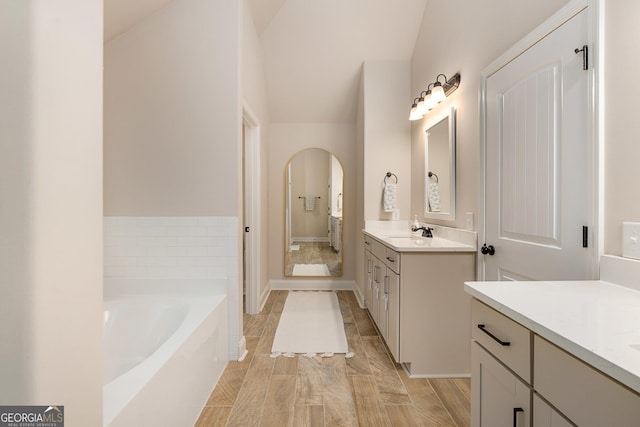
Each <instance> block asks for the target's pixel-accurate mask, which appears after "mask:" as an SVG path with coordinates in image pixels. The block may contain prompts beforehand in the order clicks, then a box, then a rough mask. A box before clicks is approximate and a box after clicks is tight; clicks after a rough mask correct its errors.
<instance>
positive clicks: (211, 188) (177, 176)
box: [104, 0, 240, 216]
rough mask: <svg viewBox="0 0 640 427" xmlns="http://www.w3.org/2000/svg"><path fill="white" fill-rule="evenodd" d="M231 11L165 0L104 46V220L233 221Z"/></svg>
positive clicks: (234, 55) (236, 113)
mask: <svg viewBox="0 0 640 427" xmlns="http://www.w3.org/2000/svg"><path fill="white" fill-rule="evenodd" d="M235 3H236V2H235V1H231V0H225V1H218V2H210V1H206V0H175V1H173V2H171V3H169V4H168V5H167V6H165V7H164V8H162V9H160V10H159V11H158V12H156V13H155V14H153V15H152V16H150V17H149V18H147V19H146V20H144V21H142V22H140V23H139V24H138V25H136V26H135V27H133V28H132V29H131V30H129V31H128V32H126V33H124V34H122V35H121V36H119V37H116V38H115V39H113V40H112V41H110V42H108V43H107V44H106V45H105V71H104V76H105V132H104V137H105V148H104V156H105V174H104V179H105V215H133V216H160V215H168V216H189V215H193V216H198V215H214V216H229V215H232V216H237V215H238V205H237V201H238V198H239V188H240V187H239V185H240V182H239V165H240V158H239V151H238V149H239V138H240V136H239V132H240V107H239V84H240V83H239V79H240V76H239V46H240V40H239V37H240V35H239V25H240V23H239V22H238V20H239V16H238V5H237V4H235Z"/></svg>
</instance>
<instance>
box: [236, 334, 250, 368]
mask: <svg viewBox="0 0 640 427" xmlns="http://www.w3.org/2000/svg"><path fill="white" fill-rule="evenodd" d="M238 354H239V355H240V357H238V362H242V361H243V360H244V358H245V357H247V354H249V350H247V339H246V338H245V337H244V335H243V336H242V338H240V341H238Z"/></svg>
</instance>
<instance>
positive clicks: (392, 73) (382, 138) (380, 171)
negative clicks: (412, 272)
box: [362, 61, 411, 220]
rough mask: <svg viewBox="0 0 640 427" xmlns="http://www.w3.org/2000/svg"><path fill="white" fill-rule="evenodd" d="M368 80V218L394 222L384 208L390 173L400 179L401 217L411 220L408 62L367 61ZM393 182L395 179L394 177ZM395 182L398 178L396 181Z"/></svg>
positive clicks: (366, 167) (366, 214)
mask: <svg viewBox="0 0 640 427" xmlns="http://www.w3.org/2000/svg"><path fill="white" fill-rule="evenodd" d="M362 79H363V81H364V83H363V84H364V87H363V90H364V92H363V93H364V105H363V107H364V219H365V220H390V219H391V214H390V213H387V212H384V210H383V206H382V189H383V187H382V185H383V182H384V178H385V173H386V172H391V173H394V174H395V175H396V176H397V177H398V196H397V197H398V198H397V204H396V207H397V208H398V209H400V218H401V219H409V218H410V210H411V209H410V201H411V170H410V165H411V159H410V156H411V145H410V140H409V136H410V133H409V131H410V126H409V120H408V117H409V113H407V111H408V110H407V109H406V103H407V99H409V97H410V85H409V82H410V67H409V62H408V61H366V62H365V63H364V68H363V74H362ZM391 179H393V178H391ZM394 181H395V179H394Z"/></svg>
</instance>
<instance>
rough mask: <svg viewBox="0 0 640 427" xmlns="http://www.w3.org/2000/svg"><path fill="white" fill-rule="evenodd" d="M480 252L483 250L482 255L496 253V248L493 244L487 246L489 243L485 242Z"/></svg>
mask: <svg viewBox="0 0 640 427" xmlns="http://www.w3.org/2000/svg"><path fill="white" fill-rule="evenodd" d="M480 252H482V255H486V254H489V255H494V254H495V253H496V248H494V247H493V245H489V246H487V244H486V243H485V244H483V245H482V247H481V248H480Z"/></svg>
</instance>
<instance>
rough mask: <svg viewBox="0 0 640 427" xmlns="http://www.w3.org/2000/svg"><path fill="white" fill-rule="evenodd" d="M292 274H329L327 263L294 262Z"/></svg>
mask: <svg viewBox="0 0 640 427" xmlns="http://www.w3.org/2000/svg"><path fill="white" fill-rule="evenodd" d="M291 274H293V275H294V276H330V275H331V273H329V266H327V264H294V266H293V272H292V273H291Z"/></svg>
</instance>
